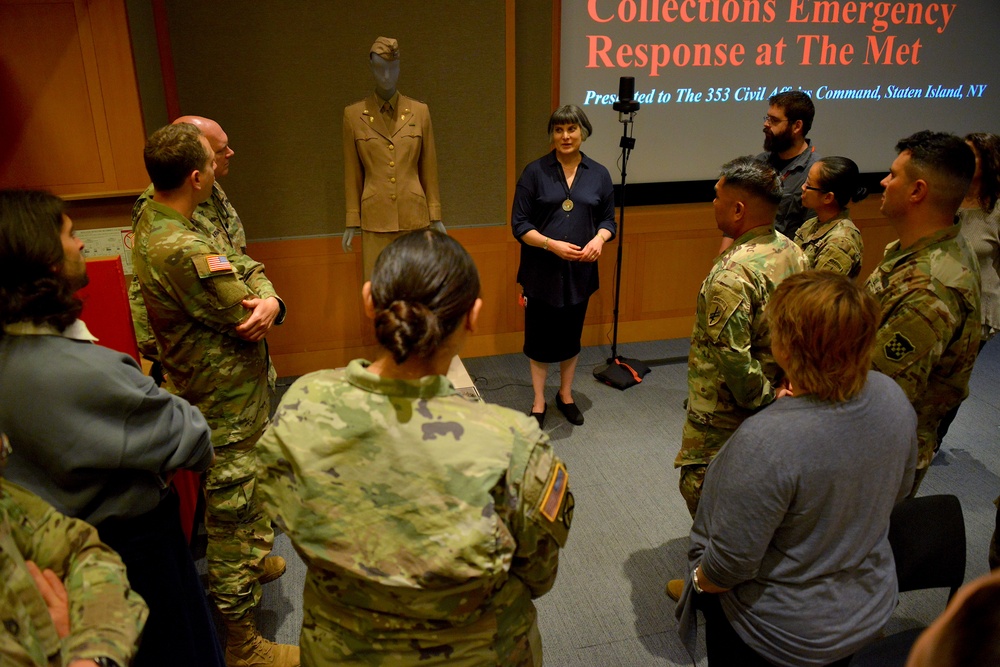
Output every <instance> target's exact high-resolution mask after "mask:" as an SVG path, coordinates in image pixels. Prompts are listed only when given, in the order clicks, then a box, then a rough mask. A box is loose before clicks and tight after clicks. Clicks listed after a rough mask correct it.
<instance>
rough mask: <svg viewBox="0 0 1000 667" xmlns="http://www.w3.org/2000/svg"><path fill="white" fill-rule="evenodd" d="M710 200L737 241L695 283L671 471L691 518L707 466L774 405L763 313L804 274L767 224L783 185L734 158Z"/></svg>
mask: <svg viewBox="0 0 1000 667" xmlns="http://www.w3.org/2000/svg"><path fill="white" fill-rule="evenodd" d="M715 193H716V197H715V203H714V206H715V218H716V223H717V224H718V226H719V229H720V230H722V232H723V234H725V235H726V236H727V237H729V238H733V239H735V241H734V242H733V244H732V246H731V247H730V248H729V249H728V250H726V251H725V252H723V253H722V254H721V255H720V256H719V257H717V258H716V260H715V263H714V264H713V265H712V269H711V270H710V271H709V274H708V276H707V277H706V278H705V280H704V282H702V284H701V289H700V291H699V292H698V307H697V312H696V314H695V324H694V331H693V332H692V334H691V351H690V354H689V356H688V400H687V420H686V421H685V423H684V432H683V440H682V442H681V448H680V452H679V453H678V454H677V458H676V459H675V460H674V467H679V468H680V469H681V475H680V490H681V495H682V496H684V500H685V501H686V502H687V505H688V510H689V511H690V512H691V516H692V517H693V516H694V514H695V511H696V509H697V507H698V499H699V498H700V496H701V485H702V482H703V481H704V478H705V468H706V467H707V466H708V464H709V462H711V460H712V459H713V458H714V457H715V455H716V453H717V452H718V451H719V448H720V447H722V445H723V444H725V442H726V440H728V439H729V436H731V435H732V434H733V432H734V431H736V428H737V427H738V426H739V425H740V423H742V422H743V420H744V419H746V418H747V417H749V416H750V415H751V414H753V413H754V412H756V411H757V410H759V409H761V408H762V407H764V406H765V405H767V404H768V403H770V402H771V401H773V400H774V396H775V391H776V390H777V388H778V380H779V377H778V376H779V373H780V369H779V368H778V365H777V364H776V363H775V362H774V358H773V357H772V356H771V337H770V333H769V331H768V327H767V321H766V319H765V317H764V306H765V305H766V304H767V300H768V298H769V297H770V295H771V292H773V291H774V288H775V287H776V286H777V285H778V283H780V282H781V281H782V280H784V279H785V278H786V277H788V276H790V275H791V274H793V273H796V272H798V271H803V270H805V269H806V268H808V266H807V261H806V258H805V255H804V254H803V252H802V250H800V249H799V247H798V246H796V245H795V244H794V243H792V242H791V241H790V240H789V239H788V238H787V237H785V236H784V235H782V234H781V233H779V232H776V231H775V230H774V227H773V225H772V221H773V219H774V214H775V211H776V210H777V206H778V203H779V202H780V201H781V184H780V183H779V182H778V176H777V173H776V172H775V171H774V170H773V169H772V168H771V167H769V166H768V165H766V164H765V163H763V162H760V161H757V160H754V159H753V158H751V157H743V158H737V159H736V160H733V161H732V162H729V163H727V164H725V165H723V167H722V173H721V175H720V178H719V181H718V183H716V184H715Z"/></svg>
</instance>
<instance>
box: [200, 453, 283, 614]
mask: <svg viewBox="0 0 1000 667" xmlns="http://www.w3.org/2000/svg"><path fill="white" fill-rule="evenodd" d="M260 435H261V434H260V433H258V434H256V435H254V436H253V437H251V438H248V439H246V440H244V441H242V442H238V443H235V444H231V445H226V446H224V447H218V448H217V449H216V450H215V463H214V464H213V465H212V467H211V468H209V469H208V472H207V473H206V474H205V530H206V531H207V533H208V547H207V550H206V554H205V559H206V561H207V562H208V591H209V595H210V596H211V597H212V600H213V601H214V602H215V604H216V606H217V607H218V608H219V611H220V612H221V613H222V616H223V617H224V618H226V619H227V620H237V619H240V618H242V617H243V616H245V615H246V614H247V613H248V612H250V611H251V610H252V609H254V608H255V607H256V606H257V605H258V604H259V603H260V595H261V589H260V582H259V581H258V580H259V579H260V575H261V574H262V573H263V569H264V557H265V556H267V555H268V554H269V553H270V552H271V547H272V545H273V544H274V530H273V529H272V528H271V520H270V519H269V518H268V517H267V515H266V514H265V513H264V510H263V507H262V506H261V504H260V502H258V500H257V480H256V469H257V454H256V451H255V450H254V445H256V444H257V440H258V439H259V438H260Z"/></svg>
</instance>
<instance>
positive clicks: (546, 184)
mask: <svg viewBox="0 0 1000 667" xmlns="http://www.w3.org/2000/svg"><path fill="white" fill-rule="evenodd" d="M581 155H582V154H581ZM567 191H568V192H569V198H570V199H572V200H573V210H572V211H564V210H563V208H562V204H563V202H564V201H566V193H567ZM510 226H511V231H512V232H513V234H514V238H516V239H518V240H520V239H521V237H522V236H524V234H526V233H527V232H529V231H531V230H532V229H534V230H537V231H538V232H540V233H541V234H543V235H545V236H547V237H549V238H550V239H554V240H557V241H568V242H570V243H574V244H576V245H578V246H580V247H581V248H582V247H583V246H585V245H587V244H588V243H590V240H591V239H593V238H594V236H595V235H596V234H597V230H599V229H606V230H608V231H609V232H611V238H614V236H615V230H616V226H615V201H614V189H613V186H612V184H611V174H609V173H608V170H607V169H605V168H604V167H603V166H601V165H599V164H598V163H596V162H594V161H593V160H591V159H590V158H589V157H587V156H586V155H583V160H582V161H581V162H580V166H579V168H577V170H576V177H575V178H574V179H573V188H572V189H570V188H568V187H567V186H566V177H565V175H564V174H563V169H562V165H560V164H559V160H557V159H556V152H555V151H552V152H551V153H549V154H548V155H545V156H543V157H541V158H539V159H537V160H535V161H534V162H532V163H531V164H529V165H528V166H527V167H525V168H524V171H523V172H522V173H521V178H520V179H519V180H518V182H517V190H516V191H515V192H514V206H513V208H512V209H511V213H510ZM609 240H610V239H609ZM517 282H519V283H521V285H522V287H523V288H524V294H525V296H527V297H528V298H529V299H538V300H539V301H543V302H545V303H547V304H549V305H550V306H553V307H556V308H562V307H564V306H573V305H576V304H579V303H583V302H584V301H586V300H587V299H588V298H590V295H591V294H593V293H594V292H596V291H597V288H598V287H599V286H600V283H599V281H598V275H597V262H567V261H566V260H564V259H560V258H559V257H558V256H556V254H555V253H554V252H552V251H551V250H542V249H541V248H535V247H532V246H529V245H527V244H526V243H523V242H522V243H521V265H520V267H519V268H518V270H517Z"/></svg>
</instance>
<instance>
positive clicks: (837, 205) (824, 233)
mask: <svg viewBox="0 0 1000 667" xmlns="http://www.w3.org/2000/svg"><path fill="white" fill-rule="evenodd" d="M858 177H859V175H858V165H856V164H855V163H854V161H853V160H850V159H848V158H845V157H840V156H833V157H827V158H823V159H822V160H819V161H817V162H816V163H815V164H813V166H812V167H810V168H809V175H808V177H806V180H805V181H803V183H802V205H803V206H806V207H808V208H810V209H812V210H814V211H816V217H814V218H809V219H808V220H806V221H805V223H803V225H802V226H801V227H799V230H798V231H797V232H795V243H796V245H798V246H799V247H800V248H802V251H803V252H805V254H806V259H808V260H809V267H810V268H812V269H818V270H821V271H833V272H834V273H839V274H840V275H842V276H847V277H848V278H856V277H857V276H858V274H859V273H861V260H862V259H863V256H864V243H863V242H862V240H861V231H860V230H859V229H858V228H857V227H855V226H854V222H853V221H852V220H851V214H850V211H849V210H848V209H847V206H848V204H850V203H851V202H852V201H860V200H861V199H863V198H864V196H865V194H866V190H865V189H864V188H863V187H859V186H858Z"/></svg>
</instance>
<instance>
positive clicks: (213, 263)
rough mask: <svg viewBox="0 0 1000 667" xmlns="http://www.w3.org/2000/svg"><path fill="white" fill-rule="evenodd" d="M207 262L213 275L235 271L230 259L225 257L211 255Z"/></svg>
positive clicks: (206, 259)
mask: <svg viewBox="0 0 1000 667" xmlns="http://www.w3.org/2000/svg"><path fill="white" fill-rule="evenodd" d="M205 261H207V262H208V270H209V271H211V272H212V273H220V272H222V271H226V272H230V271H232V270H233V265H232V264H230V263H229V258H227V257H226V256H225V255H209V256H208V257H206V258H205Z"/></svg>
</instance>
